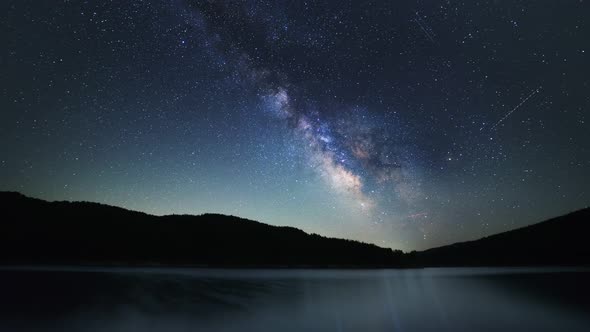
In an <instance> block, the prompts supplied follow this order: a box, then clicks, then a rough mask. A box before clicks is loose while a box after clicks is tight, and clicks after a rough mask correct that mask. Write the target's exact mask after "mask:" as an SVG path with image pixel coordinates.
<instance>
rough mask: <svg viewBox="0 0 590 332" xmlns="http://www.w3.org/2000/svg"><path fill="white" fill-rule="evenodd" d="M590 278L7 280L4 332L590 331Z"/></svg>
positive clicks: (229, 274)
mask: <svg viewBox="0 0 590 332" xmlns="http://www.w3.org/2000/svg"><path fill="white" fill-rule="evenodd" d="M589 277H590V270H583V269H517V268H503V269H497V268H477V269H466V268H454V269H446V268H445V269H416V270H215V269H115V268H108V269H100V268H92V269H86V268H84V269H81V268H22V267H21V268H2V269H0V331H109V332H112V331H172V332H174V331H590V305H589V300H588V299H589V298H590V297H589V296H590V287H589V286H588V285H587V283H588V280H590V278H589Z"/></svg>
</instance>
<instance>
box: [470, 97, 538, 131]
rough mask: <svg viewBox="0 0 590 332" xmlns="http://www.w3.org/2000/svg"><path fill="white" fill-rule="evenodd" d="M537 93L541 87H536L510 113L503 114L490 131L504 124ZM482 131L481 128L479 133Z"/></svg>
mask: <svg viewBox="0 0 590 332" xmlns="http://www.w3.org/2000/svg"><path fill="white" fill-rule="evenodd" d="M539 91H541V87H538V88H536V89H535V90H533V91H532V92H531V93H530V94H529V95H528V96H527V97H526V98H524V99H523V100H522V101H521V102H520V103H519V104H518V105H516V107H514V108H513V109H512V110H510V112H508V113H506V114H504V116H503V117H502V118H501V119H500V120H498V122H496V123H495V124H494V125H493V126H491V127H490V130H494V129H495V128H496V127H497V126H498V125H500V123H502V122H504V120H506V119H507V118H508V117H509V116H510V115H511V114H512V113H514V112H515V111H516V110H517V109H519V108H520V106H522V105H523V104H524V103H526V102H527V100H529V99H530V98H531V97H532V96H534V95H536V94H537V93H539ZM483 129H484V128H481V129H480V131H482V130H483Z"/></svg>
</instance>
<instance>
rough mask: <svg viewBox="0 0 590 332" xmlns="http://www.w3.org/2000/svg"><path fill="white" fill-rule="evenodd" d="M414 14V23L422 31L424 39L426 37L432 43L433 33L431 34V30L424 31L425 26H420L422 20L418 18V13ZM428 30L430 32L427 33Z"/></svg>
mask: <svg viewBox="0 0 590 332" xmlns="http://www.w3.org/2000/svg"><path fill="white" fill-rule="evenodd" d="M415 14H416V19H414V22H416V23H417V24H418V25H419V26H420V29H422V31H424V34H425V35H426V37H428V39H430V41H431V42H433V43H434V38H433V35H434V33H433V32H432V29H430V28H428V29H426V27H425V24H422V22H421V21H422V18H420V16H419V15H418V12H415ZM428 30H430V31H431V32H428ZM431 33H432V34H431Z"/></svg>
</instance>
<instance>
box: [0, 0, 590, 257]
mask: <svg viewBox="0 0 590 332" xmlns="http://www.w3.org/2000/svg"><path fill="white" fill-rule="evenodd" d="M589 15H590V4H589V3H588V2H587V1H582V0H579V1H578V0H576V1H553V0H551V1H549V0H542V1H308V2H305V1H253V0H243V1H184V0H163V1H123V0H119V1H67V0H64V1H38V0H34V1H33V0H18V1H17V0H14V1H11V0H9V1H2V4H1V5H0V24H1V26H2V29H1V30H0V36H1V37H0V38H1V39H0V40H1V41H2V48H1V50H0V66H1V77H2V79H1V81H0V82H1V83H0V94H1V98H0V112H1V113H0V190H13V191H20V192H22V193H24V194H27V195H31V196H34V197H38V198H43V199H47V200H87V201H96V202H101V203H106V204H111V205H117V206H122V207H125V208H129V209H134V210H140V211H145V212H148V213H153V214H158V215H161V214H171V213H177V214H179V213H189V214H201V213H205V212H218V213H224V214H232V215H238V216H241V217H245V218H250V219H255V220H258V221H261V222H265V223H269V224H274V225H290V226H295V227H298V228H301V229H303V230H305V231H307V232H314V233H319V234H322V235H326V236H336V237H344V238H350V239H356V240H362V241H366V242H372V243H376V244H379V245H381V246H387V247H393V248H399V249H403V250H413V249H424V248H428V247H432V246H437V245H443V244H447V243H451V242H456V241H462V240H469V239H474V238H478V237H481V236H484V235H489V234H492V233H496V232H499V231H504V230H508V229H512V228H516V227H519V226H524V225H527V224H530V223H533V222H537V221H541V220H543V219H545V218H548V217H552V216H556V215H560V214H563V213H567V212H570V211H573V210H576V209H579V208H583V207H586V206H588V205H589V203H590V193H589V192H588V187H589V185H590V118H589V117H590V20H589V19H588V17H589Z"/></svg>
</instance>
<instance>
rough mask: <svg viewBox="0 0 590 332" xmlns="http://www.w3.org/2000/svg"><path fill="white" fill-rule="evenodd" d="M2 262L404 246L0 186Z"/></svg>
mask: <svg viewBox="0 0 590 332" xmlns="http://www.w3.org/2000/svg"><path fill="white" fill-rule="evenodd" d="M0 202H2V206H3V211H2V213H3V214H4V216H5V217H4V218H2V219H3V221H2V222H1V223H0V263H1V264H21V263H31V264H46V263H50V264H55V263H57V264H131V265H132V264H163V265H202V266H227V267H231V266H273V267H276V266H314V267H316V266H317V267H319V266H323V267H329V266H359V267H378V266H396V265H399V263H400V260H401V256H402V252H401V251H393V250H391V249H386V248H381V247H378V246H376V245H372V244H367V243H361V242H357V241H351V240H343V239H334V238H327V237H323V236H320V235H316V234H307V233H305V232H303V231H301V230H299V229H296V228H293V227H278V226H271V225H267V224H263V223H260V222H256V221H252V220H247V219H242V218H238V217H233V216H226V215H220V214H203V215H199V216H191V215H168V216H153V215H149V214H145V213H142V212H135V211H129V210H126V209H123V208H118V207H113V206H108V205H103V204H98V203H89V202H47V201H43V200H40V199H34V198H30V197H26V196H24V195H21V194H19V193H14V192H0Z"/></svg>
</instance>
